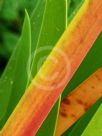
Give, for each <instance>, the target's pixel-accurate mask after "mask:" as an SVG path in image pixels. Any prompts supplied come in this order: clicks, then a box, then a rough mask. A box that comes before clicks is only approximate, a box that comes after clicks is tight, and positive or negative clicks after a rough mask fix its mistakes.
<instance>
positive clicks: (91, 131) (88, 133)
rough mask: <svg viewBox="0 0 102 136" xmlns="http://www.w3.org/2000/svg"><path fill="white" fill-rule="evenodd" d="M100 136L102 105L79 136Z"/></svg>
mask: <svg viewBox="0 0 102 136" xmlns="http://www.w3.org/2000/svg"><path fill="white" fill-rule="evenodd" d="M96 135H97V136H100V135H102V104H101V105H100V107H99V108H98V110H97V112H96V113H95V115H94V117H93V118H92V120H91V121H90V123H89V124H88V126H87V128H86V129H85V131H84V132H83V134H82V135H81V136H96Z"/></svg>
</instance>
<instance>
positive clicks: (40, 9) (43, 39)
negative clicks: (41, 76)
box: [31, 0, 66, 136]
mask: <svg viewBox="0 0 102 136" xmlns="http://www.w3.org/2000/svg"><path fill="white" fill-rule="evenodd" d="M31 26H32V29H31V30H32V58H33V57H34V58H33V62H32V69H31V80H32V78H33V77H34V76H35V75H36V73H37V71H38V70H39V68H40V67H41V65H42V64H43V62H44V60H45V59H46V57H47V56H48V55H49V53H50V52H51V50H52V48H53V47H54V46H55V44H56V42H57V41H58V39H59V38H60V36H61V35H62V33H63V32H64V30H65V28H66V1H65V0H56V1H55V0H43V1H42V0H40V1H39V2H38V4H37V7H36V9H35V10H34V12H33V14H32V16H31ZM43 58H44V59H43ZM42 59H43V60H42ZM41 60H42V61H41ZM40 61H41V63H40V65H39V67H37V66H38V64H39V62H40ZM59 103H60V99H59V100H58V101H57V103H56V104H55V105H54V107H53V109H52V111H51V112H50V113H49V115H48V117H47V119H46V120H45V121H44V123H43V125H42V126H41V128H40V129H39V131H38V133H37V134H36V135H37V136H42V134H43V135H45V136H47V135H49V136H52V135H54V132H55V128H56V120H57V116H58V112H59ZM46 130H47V131H46Z"/></svg>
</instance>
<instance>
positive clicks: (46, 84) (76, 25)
mask: <svg viewBox="0 0 102 136" xmlns="http://www.w3.org/2000/svg"><path fill="white" fill-rule="evenodd" d="M101 11H102V1H101V0H84V3H83V5H82V6H81V8H80V9H79V11H78V13H77V14H76V15H75V17H74V18H73V20H72V21H71V23H70V24H69V26H68V27H67V29H66V31H65V32H64V33H63V35H62V36H61V38H60V39H59V41H58V42H57V44H56V45H55V47H54V48H53V50H52V51H51V53H50V55H49V56H48V58H47V59H46V61H45V62H44V64H43V65H42V67H41V68H40V70H39V72H38V73H37V74H36V76H35V77H34V79H33V80H32V82H31V84H30V85H29V87H28V88H27V90H26V92H25V93H24V95H23V97H22V98H21V100H20V102H19V103H18V105H17V106H16V108H15V110H14V111H13V113H12V114H11V116H10V118H9V119H8V121H7V122H6V124H5V125H4V127H3V128H2V130H1V133H0V135H1V136H33V135H36V133H37V131H38V129H39V128H40V126H41V124H42V123H43V121H44V120H45V118H46V117H47V115H48V113H49V112H50V110H51V108H52V107H53V105H54V104H55V102H56V101H57V99H58V97H59V95H60V94H61V93H62V92H63V90H64V88H65V87H66V85H67V84H68V82H69V81H70V79H71V78H72V76H73V75H74V73H75V72H76V70H77V69H78V67H79V65H80V64H81V62H82V61H83V59H84V58H85V56H86V54H87V53H88V51H89V50H90V48H91V47H92V45H93V43H94V41H95V40H96V38H97V37H98V35H99V34H100V32H101V30H102V16H101ZM28 18H29V17H28ZM53 58H56V60H57V62H56V63H53V62H52V61H51V60H52V59H53ZM49 79H50V80H49ZM86 83H87V81H86ZM99 84H100V83H99ZM75 91H77V90H75ZM62 103H63V102H62ZM92 104H93V103H92ZM59 125H60V124H59ZM42 136H43V134H42Z"/></svg>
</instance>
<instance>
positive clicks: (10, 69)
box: [0, 13, 31, 128]
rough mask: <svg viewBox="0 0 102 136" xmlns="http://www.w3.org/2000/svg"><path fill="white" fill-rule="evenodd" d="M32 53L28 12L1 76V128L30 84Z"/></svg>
mask: <svg viewBox="0 0 102 136" xmlns="http://www.w3.org/2000/svg"><path fill="white" fill-rule="evenodd" d="M30 55H31V31H30V21H29V16H28V14H27V13H26V16H25V21H24V25H23V30H22V35H21V38H20V40H19V42H18V44H17V46H16V48H15V50H14V52H13V54H12V56H11V58H10V60H9V62H8V65H7V67H6V69H5V71H4V73H3V75H2V77H1V78H0V128H2V127H3V125H4V123H5V122H6V120H7V119H8V117H9V116H10V114H11V113H12V111H13V109H14V107H15V106H16V104H17V103H18V101H19V100H20V98H21V96H22V95H23V93H24V91H25V89H26V86H27V84H28V79H29V75H28V73H27V69H28V68H29V67H30V66H29V63H28V60H29V59H30Z"/></svg>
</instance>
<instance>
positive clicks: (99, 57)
mask: <svg viewBox="0 0 102 136" xmlns="http://www.w3.org/2000/svg"><path fill="white" fill-rule="evenodd" d="M101 44H102V33H101V34H100V35H99V37H98V38H97V40H96V41H95V43H94V45H93V47H92V48H91V50H90V51H89V53H88V54H87V56H86V57H85V59H84V61H83V62H82V64H81V65H80V67H79V69H78V70H77V72H76V73H75V75H74V76H73V78H72V80H71V81H70V82H69V84H68V85H67V87H66V88H65V90H64V93H63V94H62V99H63V98H64V97H65V96H67V95H68V94H69V93H70V92H71V91H73V90H74V89H75V88H76V87H77V86H78V85H79V84H81V83H82V82H83V81H84V80H85V79H87V78H88V77H89V76H90V75H91V74H92V73H94V72H95V71H96V70H97V69H98V68H100V67H101V66H102V46H101Z"/></svg>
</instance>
